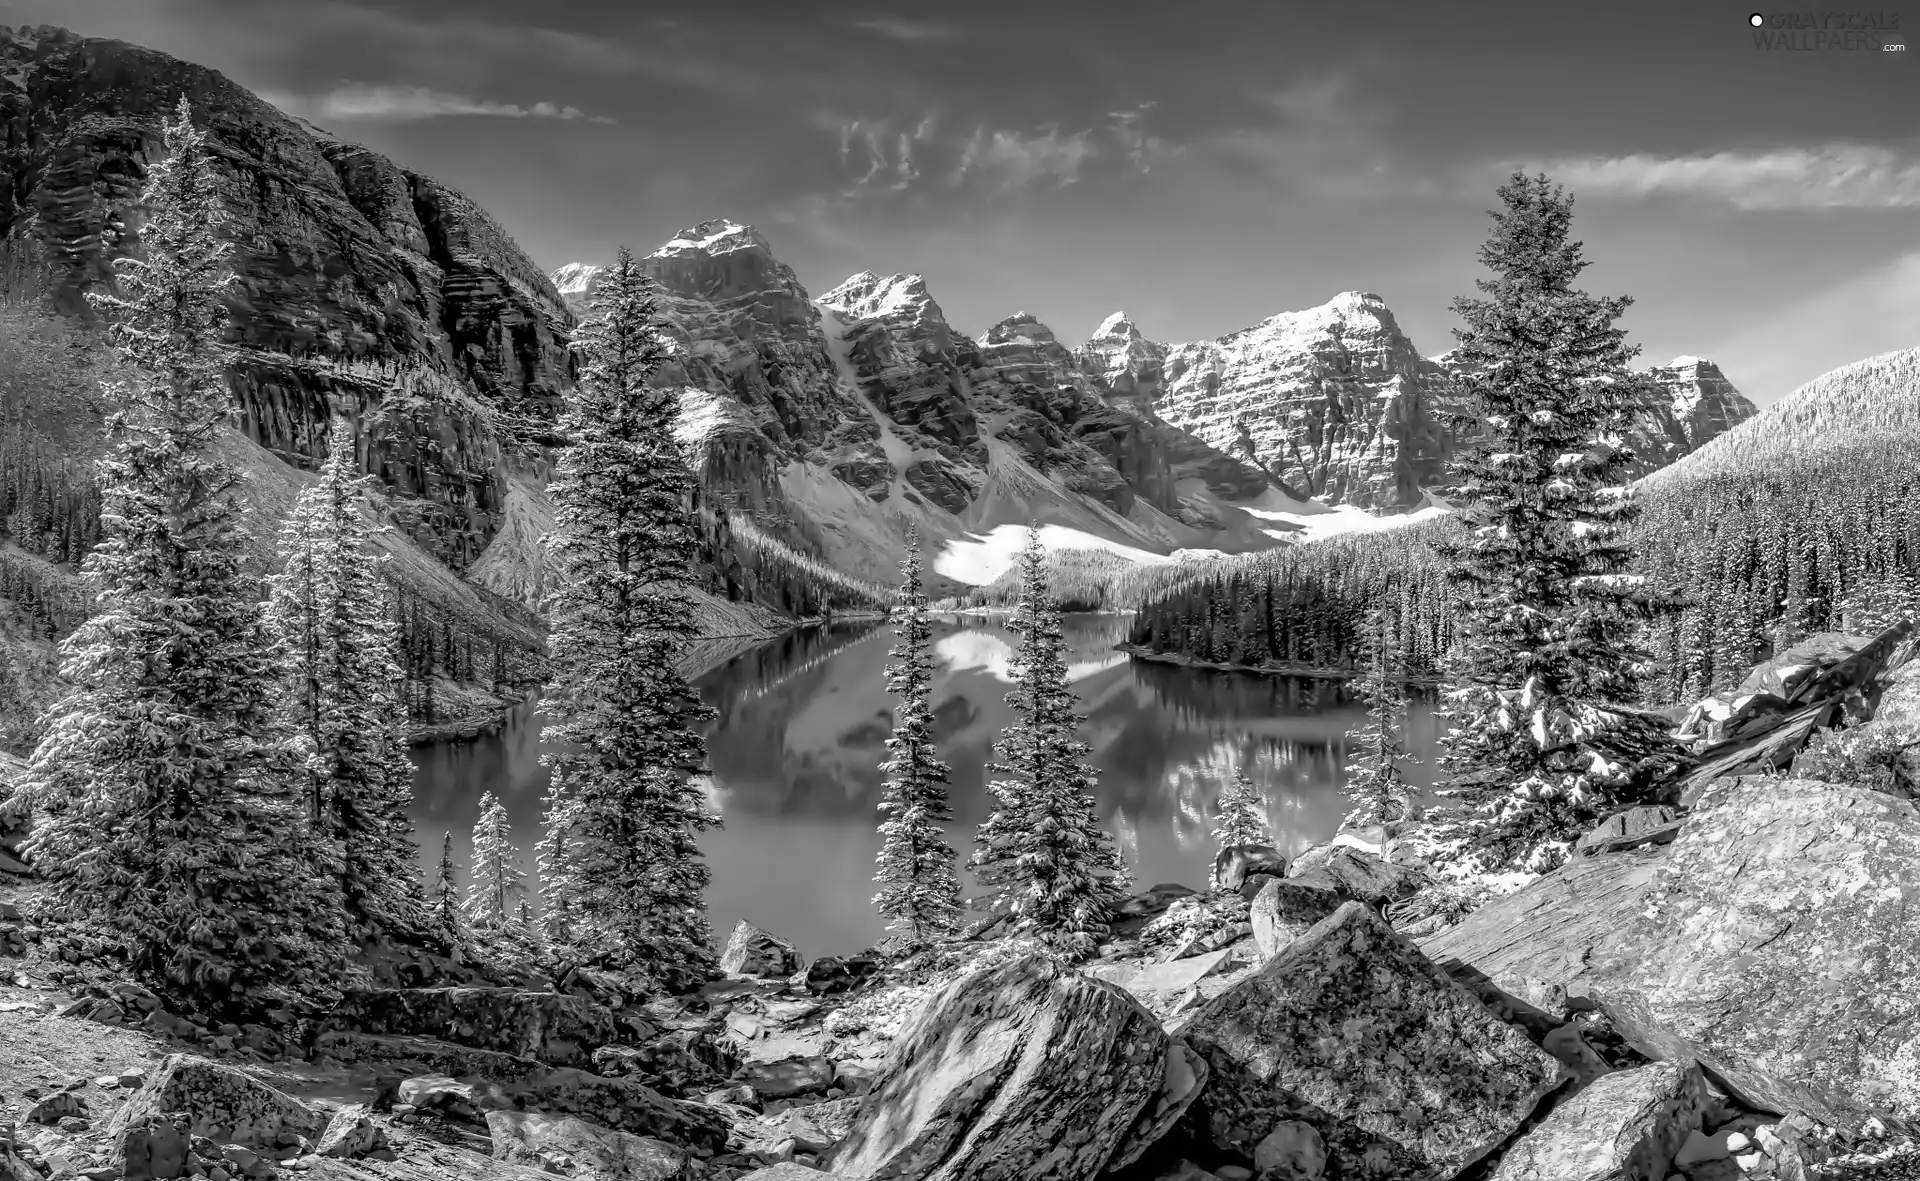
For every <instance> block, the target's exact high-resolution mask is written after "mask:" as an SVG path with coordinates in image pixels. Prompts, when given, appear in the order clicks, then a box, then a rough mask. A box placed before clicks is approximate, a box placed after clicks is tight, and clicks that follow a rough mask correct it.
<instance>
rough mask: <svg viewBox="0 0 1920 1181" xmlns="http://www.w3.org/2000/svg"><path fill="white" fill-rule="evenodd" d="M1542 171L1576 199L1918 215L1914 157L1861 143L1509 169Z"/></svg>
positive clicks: (1919, 180) (1918, 171) (1919, 188)
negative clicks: (1686, 199)
mask: <svg viewBox="0 0 1920 1181" xmlns="http://www.w3.org/2000/svg"><path fill="white" fill-rule="evenodd" d="M1508 166H1509V167H1520V168H1523V169H1525V170H1526V171H1530V172H1531V171H1536V170H1537V171H1542V172H1545V173H1547V174H1548V175H1549V176H1551V177H1553V179H1554V180H1555V181H1557V182H1559V183H1561V184H1564V185H1566V186H1567V188H1568V189H1569V190H1571V191H1572V192H1574V193H1575V194H1576V195H1581V196H1584V195H1587V194H1595V195H1601V196H1613V197H1624V198H1642V197H1651V196H1654V195H1656V194H1662V193H1671V194H1678V195H1683V196H1690V197H1700V198H1706V199H1709V200H1714V201H1720V202H1724V203H1726V204H1729V205H1732V206H1733V207H1734V208H1736V209H1744V210H1762V209H1913V208H1920V158H1916V157H1914V156H1912V155H1903V154H1901V153H1899V152H1895V151H1892V150H1889V149H1887V148H1882V147H1872V146H1868V145H1865V144H1850V143H1843V144H1832V145H1827V146H1824V147H1815V148H1782V149H1778V150H1775V151H1769V152H1715V153H1713V154H1711V155H1693V156H1656V155H1648V154H1642V153H1636V154H1633V155H1626V156H1583V157H1573V158H1564V159H1548V160H1537V161H1526V160H1522V161H1513V162H1508Z"/></svg>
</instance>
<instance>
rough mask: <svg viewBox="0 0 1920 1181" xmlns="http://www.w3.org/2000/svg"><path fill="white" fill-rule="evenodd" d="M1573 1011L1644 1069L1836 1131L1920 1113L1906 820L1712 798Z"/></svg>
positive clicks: (1747, 795) (1811, 796)
mask: <svg viewBox="0 0 1920 1181" xmlns="http://www.w3.org/2000/svg"><path fill="white" fill-rule="evenodd" d="M1668 848H1669V850H1670V851H1669V853H1668V856H1667V858H1666V862H1665V865H1664V867H1663V869H1662V871H1661V874H1660V879H1659V882H1658V885H1657V887H1656V888H1655V889H1653V890H1652V891H1650V892H1649V895H1648V902H1649V905H1648V907H1647V910H1646V913H1645V914H1644V915H1641V916H1637V917H1636V918H1635V919H1634V921H1632V922H1631V923H1626V924H1623V925H1622V926H1621V927H1620V928H1619V929H1618V930H1616V931H1614V932H1613V933H1612V935H1611V937H1610V938H1608V939H1606V940H1604V941H1603V942H1601V943H1600V945H1599V946H1597V947H1596V948H1595V951H1594V959H1593V962H1592V964H1591V965H1590V974H1589V979H1588V983H1587V985H1586V993H1587V995H1588V996H1589V997H1590V998H1591V999H1592V1000H1593V1001H1595V1002H1597V1003H1599V1004H1600V1005H1601V1007H1602V1008H1604V1009H1605V1010H1606V1013H1607V1015H1608V1016H1609V1017H1610V1018H1611V1019H1612V1022H1613V1026H1614V1028H1615V1030H1616V1031H1617V1032H1618V1033H1619V1034H1620V1035H1621V1036H1622V1037H1623V1038H1625V1039H1626V1041H1627V1042H1628V1043H1629V1044H1631V1045H1632V1046H1633V1047H1634V1048H1635V1049H1636V1050H1639V1051H1640V1052H1641V1053H1643V1054H1645V1055H1647V1056H1648V1057H1650V1058H1654V1059H1656V1060H1661V1061H1671V1062H1682V1063H1683V1062H1691V1061H1698V1062H1700V1063H1701V1064H1702V1065H1704V1066H1706V1067H1707V1068H1708V1069H1709V1070H1710V1072H1711V1073H1712V1074H1713V1075H1715V1076H1717V1077H1716V1081H1718V1080H1721V1079H1724V1081H1725V1083H1726V1084H1727V1085H1729V1086H1731V1087H1732V1088H1733V1089H1734V1090H1735V1092H1736V1093H1737V1094H1738V1096H1739V1097H1740V1098H1742V1099H1744V1100H1745V1101H1746V1102H1748V1103H1749V1104H1750V1105H1752V1106H1755V1107H1759V1108H1762V1109H1765V1110H1772V1111H1781V1112H1793V1111H1803V1112H1805V1113H1806V1114H1808V1115H1810V1116H1813V1117H1814V1118H1816V1119H1818V1120H1820V1121H1821V1122H1823V1123H1827V1124H1830V1125H1833V1126H1836V1127H1843V1128H1850V1127H1856V1126H1860V1125H1862V1124H1864V1123H1865V1121H1867V1120H1869V1119H1871V1118H1872V1117H1873V1116H1875V1115H1881V1114H1884V1113H1886V1112H1888V1111H1890V1110H1896V1109H1900V1110H1906V1111H1913V1110H1916V1109H1920V1075H1917V1074H1916V1072H1915V1071H1914V1069H1913V1063H1914V1061H1915V1058H1916V1055H1920V805H1916V804H1915V802H1913V801H1911V800H1904V799H1899V798H1896V797H1894V796H1890V795H1886V794H1884V793H1881V792H1877V791H1873V790H1870V789H1867V788H1861V787H1849V786H1840V785H1836V784H1831V783H1820V782H1815V781H1812V780H1804V779H1801V780H1782V779H1772V778H1750V779H1727V780H1720V781H1717V782H1715V783H1714V784H1713V785H1712V786H1711V787H1710V788H1709V789H1708V790H1707V791H1706V793H1705V794H1704V795H1703V796H1702V797H1701V798H1700V800H1699V801H1698V804H1697V805H1696V807H1695V809H1694V811H1693V814H1692V815H1691V817H1690V818H1689V819H1688V823H1687V829H1686V831H1685V832H1683V833H1682V834H1681V835H1680V837H1679V839H1677V840H1676V841H1674V843H1673V844H1672V845H1671V846H1668Z"/></svg>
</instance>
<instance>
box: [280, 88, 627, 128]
mask: <svg viewBox="0 0 1920 1181" xmlns="http://www.w3.org/2000/svg"><path fill="white" fill-rule="evenodd" d="M261 97H263V98H266V99H267V101H268V102H271V103H273V104H274V105H275V106H277V107H279V108H280V109H282V110H284V111H286V112H287V113H288V114H292V115H299V116H301V117H303V118H307V119H315V120H319V119H342V120H395V121H407V120H418V119H445V118H458V117H475V116H477V117H484V118H497V119H560V120H567V121H572V120H585V121H586V122H589V123H611V122H613V120H612V119H609V118H607V117H606V116H604V115H589V114H587V113H586V112H585V111H582V110H581V109H579V108H578V107H570V106H565V105H563V104H560V103H553V102H536V103H534V104H532V105H531V106H521V105H519V104H517V103H508V102H497V101H495V100H492V99H480V98H471V97H468V96H466V95H462V94H452V93H449V92H447V91H444V90H434V89H432V88H430V87H426V86H389V85H377V84H373V83H366V82H350V83H347V84H346V85H344V86H338V87H335V88H334V89H332V90H329V91H326V92H325V93H323V94H317V95H287V94H263V95H262V96H261Z"/></svg>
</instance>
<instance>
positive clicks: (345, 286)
mask: <svg viewBox="0 0 1920 1181" xmlns="http://www.w3.org/2000/svg"><path fill="white" fill-rule="evenodd" d="M183 94H184V95H185V96H186V97H187V99H188V100H189V101H190V102H191V103H192V104H193V108H194V112H195V117H196V119H197V120H198V121H201V122H202V123H203V124H204V125H205V126H206V127H207V129H208V130H209V132H210V133H211V136H210V144H211V146H212V148H213V150H214V151H215V152H216V153H218V156H219V159H220V164H221V165H222V171H223V172H224V174H225V178H226V181H227V184H226V186H225V192H224V196H225V198H226V203H227V208H228V214H229V216H230V218H231V219H232V221H233V225H234V231H235V239H236V244H237V246H238V250H237V251H236V253H235V256H234V262H235V269H236V271H237V272H238V283H237V285H236V289H235V294H234V298H233V310H234V312H235V315H234V323H235V326H236V330H237V333H238V336H239V343H240V344H241V346H242V348H243V354H242V364H241V366H240V367H239V371H238V373H237V374H236V379H235V392H236V395H237V396H238V399H239V402H240V405H241V411H242V413H241V424H242V428H243V430H244V431H245V433H246V434H247V435H248V436H249V437H250V438H252V439H254V440H255V441H257V442H258V443H260V444H261V445H262V446H263V447H265V448H266V449H267V450H269V451H270V452H272V453H273V454H275V455H277V456H278V457H280V458H281V459H283V460H286V461H288V462H290V463H293V464H295V465H296V466H301V467H308V466H312V465H313V464H314V463H315V462H316V461H317V459H318V458H319V457H321V456H323V455H324V454H325V451H326V446H327V443H326V431H327V427H326V423H327V421H328V417H329V415H330V414H331V413H344V414H346V415H347V416H349V417H350V418H351V419H352V420H353V421H354V422H355V423H356V424H357V425H358V427H359V428H360V430H361V455H362V463H363V465H364V466H365V467H366V469H367V470H368V471H369V472H372V473H373V474H376V475H378V476H380V477H381V479H382V480H383V482H384V483H385V484H386V486H387V487H388V488H389V489H391V490H392V492H393V493H394V494H395V496H396V497H397V498H398V503H397V506H396V516H397V518H398V519H399V520H400V521H401V522H402V523H403V525H404V526H405V527H406V529H407V531H408V532H409V533H410V534H411V535H412V536H413V537H414V538H415V540H417V541H418V542H419V543H420V544H421V545H422V546H423V547H424V548H426V549H427V550H428V551H429V552H431V553H433V554H434V555H435V556H436V557H438V558H439V559H440V560H442V561H443V562H445V563H446V564H447V565H448V566H450V567H452V568H454V569H456V570H459V569H464V568H465V567H466V566H467V565H468V564H470V563H471V562H473V561H474V559H476V558H477V557H478V556H479V555H480V553H481V552H482V551H483V550H484V549H485V547H486V545H487V543H488V542H489V541H490V540H492V537H493V535H494V533H495V532H496V531H497V529H498V528H499V525H500V521H501V513H502V509H503V504H504V493H505V477H506V474H507V471H508V469H509V467H510V466H511V464H512V463H513V457H512V455H511V454H510V448H507V447H505V446H503V441H502V439H501V438H500V436H499V432H498V430H496V429H495V423H494V421H493V420H494V418H495V417H496V415H497V413H498V412H500V411H506V410H512V409H515V408H522V407H531V408H533V409H535V410H539V409H549V410H550V409H551V407H552V406H553V405H554V404H555V402H556V400H557V398H558V396H559V394H560V392H561V391H562V390H563V389H564V388H565V387H566V385H567V382H568V380H569V359H568V357H567V354H566V347H565V346H566V333H567V330H568V328H569V326H570V325H571V323H572V320H571V317H570V316H569V315H568V314H567V311H566V308H565V306H564V305H563V304H562V303H561V300H560V296H559V294H558V293H557V292H556V291H555V290H554V289H553V285H552V284H551V283H550V282H548V280H547V278H546V276H545V275H544V274H542V273H541V271H540V269H539V268H538V267H536V266H535V265H534V264H533V262H532V261H531V260H530V259H528V258H527V256H526V255H525V254H523V253H522V252H521V251H520V249H519V248H518V247H517V246H515V245H514V243H513V241H512V240H511V239H510V238H508V237H507V235H506V234H505V233H504V232H503V231H502V230H501V229H500V227H499V226H498V225H496V224H495V223H494V221H493V219H492V218H490V217H489V216H488V215H487V214H486V212H485V211H484V210H482V209H480V208H479V207H478V206H476V205H475V204H474V203H473V202H472V201H470V200H468V199H467V198H466V197H465V196H463V195H462V194H460V193H458V192H455V191H454V190H452V189H449V188H447V187H445V186H444V185H441V184H439V183H437V182H435V181H433V180H432V179H431V178H428V177H424V176H421V175H419V174H417V173H413V172H409V171H407V170H406V169H404V168H402V167H400V166H398V165H396V164H395V163H394V162H392V161H391V160H388V159H387V158H385V157H384V156H381V155H379V154H378V153H375V152H371V151H368V150H367V149H365V148H363V147H360V146H358V145H355V144H350V143H346V142H344V141H342V140H339V139H336V138H334V137H333V136H331V135H329V134H327V133H326V132H324V131H322V130H320V129H319V128H316V127H313V126H311V125H309V124H306V123H303V122H301V121H298V120H295V119H293V118H291V117H289V116H287V115H285V114H282V113H281V112H280V111H278V110H276V109H274V108H273V107H271V106H269V105H267V104H266V103H265V102H263V101H261V100H260V99H259V98H257V97H256V96H254V95H253V94H251V93H250V92H248V91H247V90H245V89H243V88H241V87H239V86H236V85H235V84H233V83H232V82H230V81H229V80H228V79H226V78H225V77H223V76H222V75H220V74H218V73H216V72H215V71H212V70H208V69H205V68H203V67H200V66H196V65H193V64H190V63H187V62H182V61H178V60H176V59H174V58H171V57H169V56H167V55H165V54H162V53H157V52H154V51H152V50H148V49H143V48H141V47H139V46H135V45H128V44H125V43H122V42H118V41H108V40H102V39H99V38H87V37H80V36H77V35H75V34H73V33H69V32H67V31H65V30H62V29H55V28H49V27H37V28H30V29H6V28H0V242H4V251H5V257H6V260H7V265H6V272H7V274H8V276H9V277H10V279H12V281H13V283H14V285H15V287H16V290H17V289H18V288H19V287H21V286H27V285H31V286H32V287H33V288H37V289H38V290H41V291H44V292H46V293H48V294H50V295H51V296H52V298H53V300H54V302H55V303H56V305H57V306H59V307H61V308H63V309H65V310H68V311H71V312H73V313H75V314H81V315H84V314H86V304H85V301H84V299H83V294H84V292H85V291H86V290H88V289H89V288H92V287H95V286H98V285H100V284H102V283H104V282H106V281H107V280H108V279H109V278H110V275H111V261H112V259H113V257H114V256H115V255H116V253H118V251H119V246H118V243H119V241H120V240H121V235H122V234H123V233H125V232H127V231H131V230H133V229H135V228H137V221H136V220H135V219H137V217H138V214H137V212H135V211H133V210H132V209H131V206H132V204H133V202H134V201H135V200H136V198H137V197H138V194H139V189H140V185H141V183H142V178H143V177H144V175H145V171H146V166H147V164H148V163H149V162H151V161H152V159H153V158H154V156H155V154H156V153H157V152H158V151H160V150H161V144H160V132H159V122H160V116H161V115H162V114H163V113H164V112H165V111H167V110H169V109H170V108H171V107H172V106H173V104H174V103H175V102H176V101H177V100H178V98H179V97H180V96H181V95H183ZM402 372H404V373H407V374H409V381H408V383H407V386H408V392H409V393H410V394H412V395H413V396H412V397H403V398H395V397H392V396H390V394H389V387H390V386H391V384H392V380H391V379H392V378H393V376H394V375H395V374H396V373H402Z"/></svg>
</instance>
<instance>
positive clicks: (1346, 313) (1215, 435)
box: [1135, 291, 1452, 507]
mask: <svg viewBox="0 0 1920 1181" xmlns="http://www.w3.org/2000/svg"><path fill="white" fill-rule="evenodd" d="M1161 370H1162V373H1163V380H1164V383H1165V384H1164V391H1163V392H1162V393H1161V395H1160V397H1159V400H1158V403H1157V405H1156V407H1155V408H1156V410H1157V411H1158V413H1159V414H1160V415H1161V417H1163V418H1165V419H1166V420H1167V421H1168V422H1171V423H1173V424H1174V425H1176V426H1180V427H1184V428H1185V429H1187V430H1189V431H1191V432H1193V434H1195V435H1197V436H1199V438H1200V439H1202V440H1203V441H1205V442H1206V443H1208V444H1210V445H1211V446H1213V447H1216V448H1219V449H1220V450H1223V451H1226V452H1228V453H1230V454H1233V455H1235V456H1237V457H1240V458H1243V459H1247V460H1250V461H1252V462H1255V463H1258V464H1259V465H1260V466H1262V467H1264V468H1265V469H1266V470H1267V471H1269V472H1271V473H1273V475H1274V476H1275V477H1277V478H1278V479H1280V480H1282V481H1283V482H1285V484H1286V485H1287V487H1288V488H1289V489H1290V490H1292V492H1293V493H1294V494H1295V495H1299V496H1324V497H1326V498H1327V499H1329V500H1332V501H1338V502H1343V503H1347V504H1358V505H1365V506H1368V507H1387V506H1394V505H1411V504H1415V503H1417V502H1418V501H1419V500H1420V497H1421V492H1422V489H1423V488H1424V487H1426V486H1429V485H1432V484H1435V483H1437V482H1438V481H1439V480H1440V479H1441V478H1442V477H1443V476H1444V474H1445V466H1446V461H1447V459H1448V458H1449V456H1450V455H1451V454H1452V437H1451V434H1450V432H1449V431H1448V429H1447V428H1446V427H1445V426H1444V425H1443V413H1444V408H1445V403H1446V401H1447V396H1448V381H1447V376H1446V373H1445V371H1444V370H1442V369H1441V368H1440V367H1439V366H1438V365H1436V364H1434V363H1433V362H1432V361H1429V360H1427V359H1426V358H1424V357H1422V356H1421V355H1420V353H1419V351H1418V350H1417V349H1415V348H1414V347H1413V344H1412V342H1411V341H1409V340H1408V339H1407V338H1406V336H1405V335H1404V334H1403V333H1402V332H1401V331H1400V327H1399V325H1398V324H1397V323H1396V322H1395V321H1394V318H1393V313H1392V312H1390V311H1388V310H1387V305H1386V303H1385V301H1383V300H1382V299H1381V298H1380V297H1379V296H1377V295H1372V294H1369V293H1365V292H1358V291H1349V292H1345V293H1343V294H1341V295H1337V296H1335V297H1334V298H1333V299H1331V300H1329V301H1328V302H1326V303H1324V304H1322V305H1321V306H1319V307H1317V308H1309V309H1307V310H1305V311H1300V312H1283V313H1281V314H1279V315H1276V316H1270V317H1268V318H1267V319H1265V320H1263V321H1261V322H1260V323H1258V324H1255V325H1254V326H1252V327H1251V328H1244V329H1242V330H1240V331H1239V332H1233V333H1229V334H1228V335H1226V336H1222V337H1220V338H1219V339H1217V340H1211V341H1200V342H1197V343H1192V344H1178V345H1172V346H1169V347H1168V348H1167V350H1166V354H1165V358H1164V360H1163V361H1162V362H1161ZM1135 381H1136V384H1137V383H1138V381H1139V379H1135Z"/></svg>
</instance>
